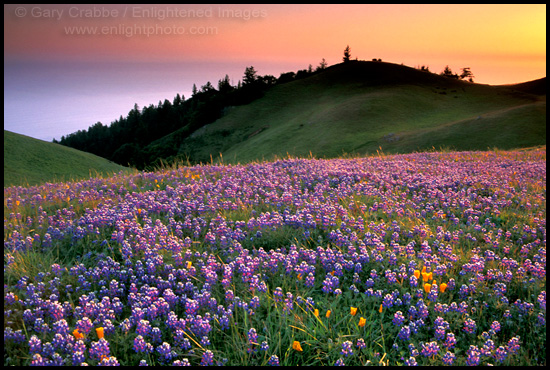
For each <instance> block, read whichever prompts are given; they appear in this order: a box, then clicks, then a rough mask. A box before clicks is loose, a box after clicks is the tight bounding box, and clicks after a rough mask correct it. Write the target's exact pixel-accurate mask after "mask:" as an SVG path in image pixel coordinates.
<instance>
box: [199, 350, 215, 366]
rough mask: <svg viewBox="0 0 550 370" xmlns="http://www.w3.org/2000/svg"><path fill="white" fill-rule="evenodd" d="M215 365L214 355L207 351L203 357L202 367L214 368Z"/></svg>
mask: <svg viewBox="0 0 550 370" xmlns="http://www.w3.org/2000/svg"><path fill="white" fill-rule="evenodd" d="M213 364H214V353H213V352H212V351H210V350H209V349H207V350H206V351H204V353H203V354H202V357H201V363H200V366H212V365H213Z"/></svg>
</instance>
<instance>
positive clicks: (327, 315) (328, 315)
mask: <svg viewBox="0 0 550 370" xmlns="http://www.w3.org/2000/svg"><path fill="white" fill-rule="evenodd" d="M331 313H332V311H331V310H327V314H326V315H325V316H326V317H327V319H328V318H329V317H330V314H331Z"/></svg>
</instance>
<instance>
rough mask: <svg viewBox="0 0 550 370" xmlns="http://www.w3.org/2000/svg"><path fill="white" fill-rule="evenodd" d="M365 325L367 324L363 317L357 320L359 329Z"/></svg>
mask: <svg viewBox="0 0 550 370" xmlns="http://www.w3.org/2000/svg"><path fill="white" fill-rule="evenodd" d="M366 323H367V319H365V318H363V317H361V318H360V319H359V326H360V327H363V326H365V324H366Z"/></svg>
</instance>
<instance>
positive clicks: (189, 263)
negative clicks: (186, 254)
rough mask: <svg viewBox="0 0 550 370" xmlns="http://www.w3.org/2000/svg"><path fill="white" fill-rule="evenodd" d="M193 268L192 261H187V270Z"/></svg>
mask: <svg viewBox="0 0 550 370" xmlns="http://www.w3.org/2000/svg"><path fill="white" fill-rule="evenodd" d="M190 268H191V261H187V269H190Z"/></svg>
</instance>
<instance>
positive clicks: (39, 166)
mask: <svg viewBox="0 0 550 370" xmlns="http://www.w3.org/2000/svg"><path fill="white" fill-rule="evenodd" d="M121 170H125V171H130V169H128V168H126V167H123V166H120V165H118V164H115V163H112V162H109V161H108V160H106V159H103V158H101V157H98V156H96V155H93V154H89V153H84V152H81V151H79V150H76V149H72V148H67V147H65V146H62V145H59V144H54V143H48V142H45V141H42V140H37V139H33V138H31V137H28V136H24V135H20V134H16V133H13V132H10V131H6V130H4V186H11V185H22V186H26V185H37V184H41V183H44V182H54V181H68V180H78V179H86V178H89V177H90V176H97V175H109V174H112V173H116V172H120V171H121Z"/></svg>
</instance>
